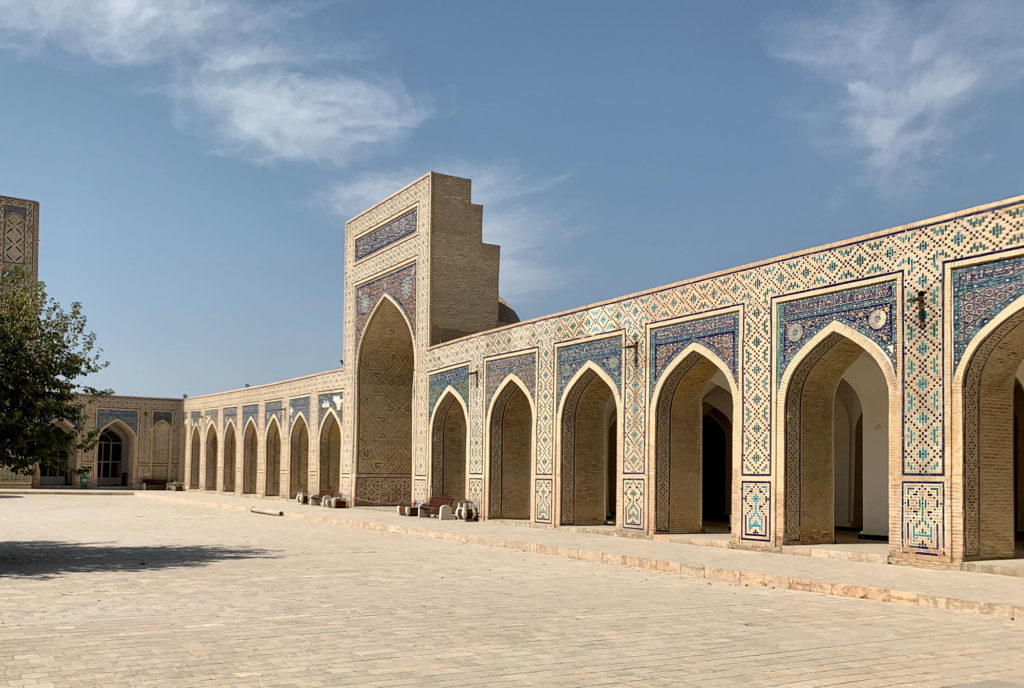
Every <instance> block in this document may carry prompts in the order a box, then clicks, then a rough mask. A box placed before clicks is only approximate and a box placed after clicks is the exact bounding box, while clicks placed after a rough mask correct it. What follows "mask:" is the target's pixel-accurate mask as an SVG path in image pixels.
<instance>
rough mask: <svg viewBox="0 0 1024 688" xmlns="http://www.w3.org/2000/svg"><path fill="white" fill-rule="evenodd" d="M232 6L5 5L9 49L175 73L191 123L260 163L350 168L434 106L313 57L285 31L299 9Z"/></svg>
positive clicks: (387, 82) (336, 59)
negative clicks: (301, 162) (321, 163)
mask: <svg viewBox="0 0 1024 688" xmlns="http://www.w3.org/2000/svg"><path fill="white" fill-rule="evenodd" d="M289 8H290V9H285V8H283V7H281V6H278V7H271V8H270V9H256V8H254V7H253V6H251V5H249V4H246V3H242V2H237V1H235V0H32V2H26V1H25V0H0V35H2V37H0V47H2V48H4V49H8V50H16V51H17V52H18V53H20V54H22V55H25V56H38V55H41V54H43V53H44V52H45V51H46V50H47V49H57V50H61V51H64V52H66V53H70V54H72V55H76V56H82V57H86V58H88V59H90V60H92V61H94V62H95V63H97V64H99V65H103V66H108V67H117V68H133V67H140V66H152V65H160V66H164V67H166V82H165V83H164V84H163V88H164V90H165V92H166V94H167V96H168V97H169V98H171V99H172V101H173V103H174V105H175V108H176V110H178V111H180V112H182V113H184V114H185V115H186V116H185V117H182V118H181V121H183V122H193V121H195V122H199V123H201V124H202V125H203V130H204V131H213V132H216V134H217V135H218V137H219V140H220V142H221V143H222V145H221V146H220V147H219V149H220V150H221V151H223V152H225V153H229V154H234V155H240V156H244V157H246V158H249V159H253V160H256V161H260V162H269V161H274V160H311V161H327V162H330V163H334V164H337V165H344V164H347V163H348V162H350V161H351V160H352V159H353V158H357V157H359V156H361V155H363V154H364V153H365V152H366V151H367V150H369V149H371V148H372V147H374V146H379V145H382V144H389V143H393V142H395V141H398V140H401V139H402V138H403V137H405V136H406V135H408V134H409V133H410V132H411V131H413V130H414V129H415V128H416V127H417V126H419V124H420V123H422V122H423V120H424V119H425V118H426V117H428V116H429V114H430V108H429V104H428V103H427V102H425V100H424V99H420V98H417V97H415V96H413V95H412V94H410V93H409V91H408V90H407V89H406V87H405V85H404V84H403V83H402V81H401V79H399V78H398V77H396V76H387V75H374V74H369V75H368V74H366V72H365V70H359V71H356V70H354V69H352V68H351V67H350V65H348V64H347V63H346V59H345V58H347V57H348V58H350V57H351V56H352V55H353V54H358V53H359V52H360V50H359V48H358V46H356V44H353V46H354V47H353V49H352V50H346V49H345V48H344V47H343V46H342V47H339V48H336V49H334V52H333V54H332V55H330V56H324V55H322V54H317V55H310V54H307V53H306V52H305V51H303V50H301V49H299V48H298V47H297V46H295V45H294V44H293V43H292V42H289V41H288V40H286V39H285V38H284V36H283V34H284V32H283V31H282V30H281V27H282V26H286V25H287V24H288V22H289V21H292V20H295V19H301V5H300V6H299V9H295V5H291V6H289Z"/></svg>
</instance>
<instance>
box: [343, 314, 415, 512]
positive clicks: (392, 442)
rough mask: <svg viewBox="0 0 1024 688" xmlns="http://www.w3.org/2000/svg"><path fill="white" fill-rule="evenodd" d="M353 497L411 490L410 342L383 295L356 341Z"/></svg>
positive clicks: (406, 495)
mask: <svg viewBox="0 0 1024 688" xmlns="http://www.w3.org/2000/svg"><path fill="white" fill-rule="evenodd" d="M357 376H358V387H357V390H356V391H357V393H358V395H359V401H358V404H357V408H358V411H359V415H358V420H357V424H358V429H357V440H356V488H355V502H356V503H357V504H367V505H385V504H398V503H399V502H401V501H406V502H408V501H409V499H410V498H411V496H412V380H413V343H412V334H411V332H410V329H409V325H408V322H407V321H406V319H405V316H404V315H403V314H402V312H401V311H400V310H399V309H398V307H397V306H396V305H395V303H394V302H393V301H391V300H390V299H389V298H387V297H384V298H382V299H381V301H380V303H379V304H378V305H377V309H376V311H375V312H374V314H373V316H372V317H371V318H370V320H369V322H368V324H367V325H366V329H365V330H364V332H363V336H362V341H361V343H360V345H359V364H358V370H357Z"/></svg>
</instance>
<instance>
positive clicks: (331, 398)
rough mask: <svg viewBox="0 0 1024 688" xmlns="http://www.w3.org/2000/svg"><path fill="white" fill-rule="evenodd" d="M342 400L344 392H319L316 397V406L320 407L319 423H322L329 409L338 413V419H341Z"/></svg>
mask: <svg viewBox="0 0 1024 688" xmlns="http://www.w3.org/2000/svg"><path fill="white" fill-rule="evenodd" d="M343 400H344V394H343V393H342V392H331V393H329V394H321V395H320V396H318V397H317V406H318V407H319V408H320V423H321V424H323V422H324V420H326V419H327V416H328V414H329V413H330V412H331V411H334V412H335V413H336V414H338V420H341V402H342V401H343Z"/></svg>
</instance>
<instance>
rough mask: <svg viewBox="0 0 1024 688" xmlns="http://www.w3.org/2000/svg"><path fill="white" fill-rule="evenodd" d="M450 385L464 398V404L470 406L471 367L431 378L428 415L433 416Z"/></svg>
mask: <svg viewBox="0 0 1024 688" xmlns="http://www.w3.org/2000/svg"><path fill="white" fill-rule="evenodd" d="M448 385H451V386H452V387H453V388H454V389H455V391H456V392H458V393H459V394H460V395H461V396H462V403H464V404H466V406H467V407H468V406H469V366H460V367H458V368H452V369H450V370H444V371H442V372H440V373H434V374H433V375H431V376H430V385H429V386H430V404H429V405H428V406H427V413H428V415H433V413H434V407H435V406H437V400H438V399H440V398H441V393H442V392H444V390H445V389H447V387H448Z"/></svg>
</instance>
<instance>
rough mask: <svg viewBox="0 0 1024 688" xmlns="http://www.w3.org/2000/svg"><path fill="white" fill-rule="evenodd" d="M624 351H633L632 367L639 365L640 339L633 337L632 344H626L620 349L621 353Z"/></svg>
mask: <svg viewBox="0 0 1024 688" xmlns="http://www.w3.org/2000/svg"><path fill="white" fill-rule="evenodd" d="M626 349H632V350H633V365H637V364H639V363H640V338H639V337H633V343H632V344H626V345H624V346H623V347H622V350H623V351H625V350H626Z"/></svg>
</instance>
